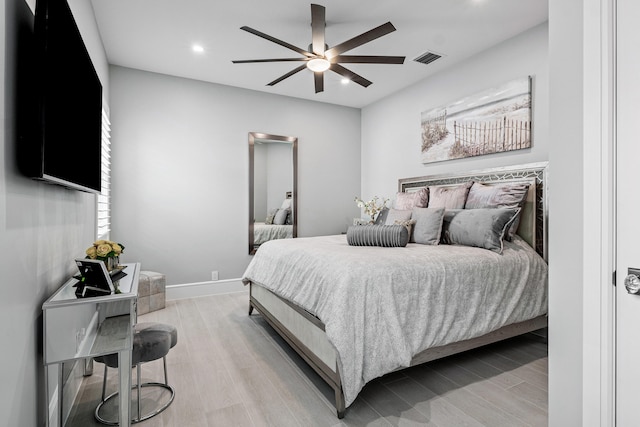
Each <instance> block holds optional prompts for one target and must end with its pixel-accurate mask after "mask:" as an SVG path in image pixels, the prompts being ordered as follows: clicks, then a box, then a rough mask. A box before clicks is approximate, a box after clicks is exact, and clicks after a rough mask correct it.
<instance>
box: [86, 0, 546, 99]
mask: <svg viewBox="0 0 640 427" xmlns="http://www.w3.org/2000/svg"><path fill="white" fill-rule="evenodd" d="M91 2H92V4H93V8H94V10H95V15H96V20H97V23H98V28H99V31H100V34H101V35H102V40H103V43H104V46H105V49H106V53H107V58H108V60H109V63H111V64H114V65H120V66H123V67H130V68H136V69H140V70H146V71H152V72H156V73H162V74H168V75H173V76H180V77H186V78H191V79H196V80H203V81H208V82H214V83H220V84H225V85H230V86H237V87H241V88H247V89H253V90H259V91H264V92H268V93H273V94H279V95H286V96H292V97H297V98H304V99H310V100H315V101H321V102H328V103H332V104H339V105H345V106H350V107H357V108H360V107H364V106H366V105H368V104H370V103H372V102H375V101H377V100H379V99H382V98H384V97H386V96H388V95H390V94H391V93H394V92H396V91H398V90H400V89H402V88H404V87H406V86H409V85H411V84H413V83H415V82H417V81H419V80H422V79H424V78H426V77H428V76H430V75H432V74H433V73H436V72H439V71H442V70H443V69H445V68H447V67H450V66H451V65H453V64H455V63H457V62H459V61H461V60H463V59H465V58H468V57H470V56H472V55H474V54H476V53H478V52H481V51H483V50H485V49H487V48H488V47H490V46H493V45H495V44H497V43H500V42H501V41H503V40H506V39H508V38H511V37H513V36H514V35H516V34H518V33H521V32H523V31H525V30H527V29H529V28H532V27H534V26H536V25H538V24H541V23H543V22H545V21H546V20H547V16H548V4H547V0H399V1H388V0H385V1H383V0H376V1H372V0H323V1H320V0H317V1H316V3H318V4H321V5H323V6H325V7H326V20H327V26H326V30H325V34H326V41H327V44H328V45H329V47H332V46H334V45H336V44H338V43H341V42H343V41H346V40H348V39H350V38H352V37H354V36H357V35H359V34H361V33H363V32H365V31H368V30H370V29H372V28H375V27H377V26H379V25H381V24H384V23H386V22H387V21H390V22H391V23H392V24H393V25H394V26H395V27H396V29H397V31H395V32H393V33H390V34H388V35H386V36H383V37H381V38H379V39H376V40H373V41H371V42H369V43H367V44H365V45H362V46H360V47H358V48H356V49H353V50H351V51H349V52H345V54H352V55H399V56H406V59H405V62H404V64H402V65H382V64H344V66H346V67H347V68H349V69H351V70H352V71H354V72H356V73H358V74H360V75H362V76H363V77H365V78H366V79H368V80H371V81H372V82H373V84H372V85H370V86H369V87H368V88H363V87H361V86H360V85H357V84H354V83H350V84H348V85H343V84H342V83H341V82H340V80H341V78H340V76H338V75H337V74H335V73H333V72H330V71H327V72H325V86H324V92H322V93H318V94H316V93H314V85H313V73H312V72H311V71H309V70H303V71H301V72H299V73H297V74H295V75H294V76H292V77H289V78H288V79H286V80H283V81H282V82H280V83H278V84H276V85H275V86H272V87H270V86H267V83H269V82H271V81H273V80H275V79H276V78H278V77H280V76H281V75H283V74H285V73H287V72H289V71H290V70H292V69H294V68H295V67H297V66H298V65H300V63H299V62H290V63H286V62H280V63H266V64H265V63H258V64H255V63H254V64H232V62H231V61H232V60H235V59H259V58H291V57H296V56H297V55H298V54H297V53H295V52H293V51H292V50H289V49H287V48H285V47H282V46H280V45H278V44H275V43H272V42H270V41H268V40H265V39H263V38H260V37H257V36H255V35H253V34H250V33H248V32H245V31H242V30H240V27H242V26H244V25H246V26H249V27H251V28H253V29H256V30H258V31H261V32H263V33H266V34H268V35H270V36H273V37H275V38H277V39H280V40H283V41H285V42H288V43H290V44H293V45H295V46H298V47H300V48H302V49H305V50H306V49H307V48H308V46H309V44H310V43H311V6H310V4H311V2H304V1H300V0H91ZM194 43H198V44H200V45H202V46H203V47H204V49H205V51H204V52H203V53H200V54H197V53H194V52H193V51H192V50H191V47H192V45H193V44H194ZM427 51H431V52H435V53H438V54H441V55H443V58H441V59H439V60H437V61H435V62H433V63H431V64H429V65H423V64H420V63H417V62H414V61H413V59H414V58H416V57H418V56H420V55H421V54H423V53H425V52H427Z"/></svg>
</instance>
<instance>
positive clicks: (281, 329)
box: [249, 283, 547, 419]
mask: <svg viewBox="0 0 640 427" xmlns="http://www.w3.org/2000/svg"><path fill="white" fill-rule="evenodd" d="M255 286H257V285H254V284H253V283H252V284H250V288H251V292H250V297H249V315H251V314H252V313H253V309H254V308H255V309H256V310H257V311H258V312H259V313H260V314H261V315H262V316H263V317H264V319H265V320H266V321H267V323H269V325H271V327H273V329H274V330H275V331H276V332H277V333H278V334H279V335H280V336H281V337H282V338H283V339H284V340H285V341H286V342H287V344H289V346H291V348H293V349H294V350H295V351H296V353H298V354H299V355H300V357H302V359H304V361H305V362H306V363H307V364H308V365H309V366H310V367H311V368H312V369H313V370H314V371H315V372H316V373H317V374H318V375H320V377H321V378H322V379H323V380H324V381H325V382H326V383H327V384H328V385H329V386H330V387H331V388H333V390H334V393H335V406H336V413H337V416H338V418H340V419H341V418H343V417H344V415H345V411H346V408H345V400H344V394H343V391H342V385H341V381H340V374H339V370H338V367H337V365H336V367H335V369H332V368H331V367H329V365H327V364H326V363H324V362H323V361H322V360H321V359H320V358H319V357H318V356H317V355H316V354H315V353H314V351H313V350H311V349H310V348H309V347H308V346H307V345H305V344H304V343H302V341H301V340H300V339H298V338H297V337H296V336H295V335H294V334H293V333H292V332H291V331H290V330H289V329H288V328H287V326H285V325H284V324H283V323H282V322H280V321H279V320H278V319H277V318H276V316H274V315H273V314H272V313H271V312H270V311H269V310H268V309H267V308H266V307H265V305H263V304H262V303H261V302H260V301H259V300H258V299H257V298H255V297H254V292H253V289H254V287H255ZM261 290H262V291H264V292H268V293H270V294H271V295H272V296H274V297H275V298H277V299H278V300H280V301H281V302H282V303H283V304H285V305H286V306H287V307H289V309H291V310H293V312H295V313H296V315H299V316H300V320H301V321H308V322H309V324H310V327H312V328H321V329H322V330H324V325H322V322H320V321H319V320H318V318H316V317H314V316H312V315H311V314H310V313H308V312H307V311H305V310H303V309H301V308H300V307H297V306H295V305H294V304H292V303H290V302H288V301H286V300H284V299H282V298H280V297H279V296H277V295H275V294H273V293H272V292H270V291H268V290H266V289H264V288H262V289H261ZM546 327H547V316H546V315H543V316H539V317H536V318H533V319H531V320H526V321H524V322H519V323H514V324H511V325H507V326H504V327H502V328H500V329H497V330H495V331H493V332H490V333H488V334H486V335H482V336H479V337H476V338H472V339H468V340H464V341H459V342H455V343H451V344H447V345H443V346H439V347H433V348H429V349H426V350H424V351H422V352H420V353H418V354H417V355H415V356H414V358H413V359H412V360H411V363H410V365H409V366H416V365H420V364H423V363H426V362H430V361H433V360H437V359H440V358H443V357H447V356H451V355H454V354H457V353H461V352H463V351H467V350H471V349H474V348H478V347H481V346H484V345H488V344H492V343H495V342H498V341H502V340H505V339H508V338H513V337H515V336H518V335H522V334H526V333H529V332H534V331H537V330H540V329H543V328H546ZM402 369H405V368H399V369H398V370H402Z"/></svg>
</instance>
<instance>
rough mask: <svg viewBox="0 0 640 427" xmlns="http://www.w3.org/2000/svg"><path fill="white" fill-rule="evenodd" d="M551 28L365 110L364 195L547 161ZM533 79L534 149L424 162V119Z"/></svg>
mask: <svg viewBox="0 0 640 427" xmlns="http://www.w3.org/2000/svg"><path fill="white" fill-rule="evenodd" d="M547 31H548V28H547V24H546V23H545V24H542V25H539V26H537V27H535V28H533V29H531V30H529V31H527V32H525V33H523V34H521V35H520V36H517V37H514V38H512V39H510V40H507V41H506V42H504V43H502V44H500V45H498V46H495V47H493V48H491V49H489V50H487V51H484V52H482V53H480V54H479V55H477V56H475V57H472V58H470V59H468V60H466V61H464V62H462V63H459V64H458V65H456V66H455V67H453V68H451V69H449V70H446V71H443V72H441V73H438V74H436V75H434V76H432V77H430V78H428V79H425V80H423V81H422V82H420V83H418V84H415V85H413V86H411V87H408V88H406V89H405V90H403V91H401V92H398V93H396V94H394V95H392V96H390V97H388V98H386V99H384V100H382V101H380V102H378V103H376V104H373V105H371V106H368V107H366V108H364V109H363V110H362V192H363V194H362V196H363V197H365V198H366V199H369V198H370V197H371V196H374V195H378V196H386V197H391V198H393V196H394V195H395V193H396V191H398V190H397V189H398V179H399V178H409V177H415V176H423V175H430V174H438V173H445V172H457V171H466V170H475V169H483V168H489V167H496V166H505V165H515V164H523V163H532V162H538V161H545V160H547V159H548V152H549V145H550V142H549V130H548V128H549V91H548V84H549V73H548V57H547V56H548V47H547ZM527 75H531V76H532V77H533V89H532V91H533V93H532V100H533V108H532V110H533V111H532V116H533V117H532V121H533V142H532V148H530V149H525V150H519V151H512V152H509V153H500V154H493V155H486V156H478V157H471V158H467V159H461V160H453V161H446V162H438V163H429V164H422V163H421V162H420V147H421V143H422V141H421V135H420V117H421V116H420V115H421V113H422V112H423V111H428V110H431V109H432V108H435V107H439V106H442V105H448V104H450V103H451V102H454V101H456V100H458V99H460V98H462V97H465V96H468V95H473V94H474V93H476V92H479V91H481V90H484V89H488V88H491V87H494V86H496V85H499V84H501V83H505V82H507V81H510V80H513V79H515V78H519V77H525V76H527Z"/></svg>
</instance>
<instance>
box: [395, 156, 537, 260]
mask: <svg viewBox="0 0 640 427" xmlns="http://www.w3.org/2000/svg"><path fill="white" fill-rule="evenodd" d="M547 168H548V163H547V162H541V163H531V164H526V165H518V166H506V167H500V168H492V169H482V170H475V171H470V172H459V173H450V174H440V175H429V176H421V177H415V178H401V179H399V180H398V191H400V192H412V191H418V190H420V189H421V188H423V187H428V186H453V185H457V184H461V183H464V182H469V181H474V182H482V183H485V184H489V185H490V184H503V183H528V184H529V192H528V194H527V197H526V202H525V204H524V206H523V208H522V212H521V214H520V226H519V228H518V235H520V236H521V237H522V238H523V239H524V240H525V241H526V242H527V243H529V245H531V247H532V248H534V249H535V250H536V251H537V252H538V253H539V254H540V256H542V257H543V258H544V259H545V260H547V216H548V215H547V214H548V212H547V195H546V189H547Z"/></svg>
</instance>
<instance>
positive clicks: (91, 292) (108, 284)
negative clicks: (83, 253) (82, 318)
mask: <svg viewBox="0 0 640 427" xmlns="http://www.w3.org/2000/svg"><path fill="white" fill-rule="evenodd" d="M75 261H76V265H77V266H78V270H79V271H80V276H79V277H76V278H77V279H78V283H76V284H75V285H74V287H75V288H76V296H77V297H78V298H89V297H97V296H102V295H111V294H112V293H114V292H115V287H114V286H113V281H112V280H111V275H110V274H109V272H108V271H107V267H106V265H105V264H104V262H102V261H100V260H97V259H89V258H80V259H76V260H75Z"/></svg>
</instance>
